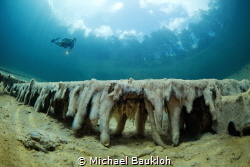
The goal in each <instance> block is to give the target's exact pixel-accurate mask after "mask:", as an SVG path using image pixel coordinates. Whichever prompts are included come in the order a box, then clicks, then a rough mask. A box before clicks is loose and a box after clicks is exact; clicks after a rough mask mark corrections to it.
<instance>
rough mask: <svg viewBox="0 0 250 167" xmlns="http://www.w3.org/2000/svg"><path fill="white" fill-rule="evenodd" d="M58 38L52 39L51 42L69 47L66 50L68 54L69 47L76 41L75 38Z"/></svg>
mask: <svg viewBox="0 0 250 167" xmlns="http://www.w3.org/2000/svg"><path fill="white" fill-rule="evenodd" d="M59 39H60V38H56V39H52V40H51V42H52V43H55V44H57V45H58V46H61V47H64V48H67V47H69V50H68V51H67V52H66V54H69V52H70V51H71V49H72V48H73V47H74V44H75V43H76V38H75V37H71V38H64V39H62V40H59Z"/></svg>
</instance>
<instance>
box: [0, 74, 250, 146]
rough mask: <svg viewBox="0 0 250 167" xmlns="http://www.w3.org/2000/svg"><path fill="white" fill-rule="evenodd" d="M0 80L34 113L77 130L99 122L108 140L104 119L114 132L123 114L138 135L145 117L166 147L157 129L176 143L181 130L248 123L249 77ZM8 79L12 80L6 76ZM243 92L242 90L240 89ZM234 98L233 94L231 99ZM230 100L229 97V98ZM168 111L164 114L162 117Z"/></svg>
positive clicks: (119, 130) (221, 130) (121, 124)
mask: <svg viewBox="0 0 250 167" xmlns="http://www.w3.org/2000/svg"><path fill="white" fill-rule="evenodd" d="M0 76H1V78H3V77H4V78H5V79H1V78H0V81H2V82H3V83H4V85H5V87H8V91H9V93H10V94H11V95H13V96H15V97H16V98H17V100H18V101H19V102H23V103H24V104H26V105H30V106H34V111H35V112H44V113H47V114H51V115H54V116H56V117H59V118H63V119H64V118H66V117H69V116H71V117H74V120H73V123H72V129H73V130H78V129H81V127H82V125H83V124H84V123H86V122H87V121H88V120H89V121H90V122H91V124H92V125H93V126H96V125H97V122H98V121H99V125H100V133H101V134H100V141H101V143H102V144H103V145H105V146H109V145H110V134H109V131H110V129H109V121H110V118H111V117H112V116H114V117H115V118H116V119H117V121H118V124H117V128H116V131H115V134H116V135H120V134H121V133H122V131H123V129H124V126H125V123H126V120H127V118H135V119H136V126H137V127H136V129H137V130H136V131H137V133H138V134H140V135H143V133H144V129H145V122H146V120H147V118H149V120H150V125H151V134H152V138H153V140H154V141H155V143H157V144H159V145H161V146H162V147H164V148H166V145H165V143H164V142H163V140H162V139H161V136H160V134H162V133H167V132H166V130H165V129H164V128H166V127H165V126H163V125H164V124H166V121H167V126H168V127H169V128H170V133H169V135H171V138H172V143H173V145H174V146H176V145H178V143H179V138H180V130H181V129H184V128H186V129H189V130H190V131H192V132H203V130H205V129H207V128H209V127H210V128H211V129H213V130H214V131H215V132H216V133H219V134H224V133H228V124H229V123H234V125H236V129H237V130H238V131H239V132H240V133H242V131H243V130H244V128H245V127H246V125H247V124H249V123H250V110H249V107H248V104H249V98H248V97H249V96H248V94H249V91H247V90H248V89H249V88H250V81H248V80H242V81H236V80H233V79H225V80H216V79H201V80H181V79H157V80H156V79H148V80H133V79H129V80H108V81H99V80H95V79H92V80H87V81H76V82H36V81H35V80H34V79H32V80H31V81H30V83H27V82H26V83H20V82H15V83H13V82H10V81H9V80H8V78H10V77H6V76H4V75H3V74H0ZM12 80H13V79H12ZM244 92H245V93H244ZM232 97H234V98H232ZM232 99H233V100H232ZM164 114H167V115H168V117H167V118H168V119H167V120H166V118H165V117H164Z"/></svg>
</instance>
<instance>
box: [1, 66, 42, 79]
mask: <svg viewBox="0 0 250 167" xmlns="http://www.w3.org/2000/svg"><path fill="white" fill-rule="evenodd" d="M0 72H3V73H4V74H6V75H13V76H14V77H16V78H19V79H22V80H25V81H28V82H29V81H30V80H31V79H35V80H37V81H44V80H42V79H39V78H36V77H33V76H29V75H28V74H27V75H25V74H20V73H18V72H13V71H12V70H9V69H6V68H2V67H0ZM21 73H22V72H21Z"/></svg>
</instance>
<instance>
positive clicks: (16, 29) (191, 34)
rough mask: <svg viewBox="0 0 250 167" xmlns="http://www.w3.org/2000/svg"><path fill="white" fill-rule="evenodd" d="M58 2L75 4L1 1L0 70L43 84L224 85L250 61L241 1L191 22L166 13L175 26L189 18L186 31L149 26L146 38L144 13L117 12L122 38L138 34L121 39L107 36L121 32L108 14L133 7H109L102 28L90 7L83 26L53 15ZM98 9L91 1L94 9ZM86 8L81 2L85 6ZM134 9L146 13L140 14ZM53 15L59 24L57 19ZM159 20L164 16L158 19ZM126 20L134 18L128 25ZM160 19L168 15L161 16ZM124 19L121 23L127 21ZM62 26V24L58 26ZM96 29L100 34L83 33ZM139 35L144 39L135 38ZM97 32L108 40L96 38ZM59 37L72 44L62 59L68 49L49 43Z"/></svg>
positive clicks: (247, 13) (150, 21)
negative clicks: (163, 81) (165, 81)
mask: <svg viewBox="0 0 250 167" xmlns="http://www.w3.org/2000/svg"><path fill="white" fill-rule="evenodd" d="M63 2H65V3H66V2H67V4H66V6H67V5H68V6H69V8H70V9H71V8H72V5H73V6H74V5H75V6H76V5H77V4H76V2H77V1H57V2H56V1H55V0H54V1H53V0H36V1H32V0H1V2H0V6H1V7H0V8H1V10H0V22H1V24H0V25H1V26H0V33H1V38H0V49H1V52H0V67H2V68H5V69H11V70H14V71H20V72H23V73H27V74H30V75H32V76H35V77H38V78H41V79H43V80H44V81H77V80H89V79H92V78H95V79H99V80H115V79H128V78H133V79H148V78H153V79H160V78H180V79H202V78H216V79H223V78H226V77H227V76H229V75H231V74H232V73H234V72H236V71H237V70H239V69H240V68H242V66H244V65H245V64H247V63H249V61H250V49H249V48H250V44H249V37H250V31H249V30H250V20H249V18H250V10H249V7H250V4H249V1H248V0H241V1H237V0H227V1H225V0H212V1H209V3H208V8H207V10H203V9H200V10H198V11H196V12H195V14H193V15H192V16H190V17H187V16H186V15H187V12H186V11H185V12H183V11H184V10H183V8H182V7H179V8H178V10H176V11H175V13H172V14H173V15H176V16H177V15H178V17H179V18H181V19H179V21H180V20H181V21H183V20H185V19H186V18H188V19H189V22H186V25H184V24H183V25H182V27H178V28H171V27H169V26H161V27H159V28H158V27H155V28H152V30H151V31H149V30H148V29H147V27H148V26H149V25H154V24H156V23H157V20H156V17H155V18H150V17H148V16H146V15H145V17H144V13H143V12H144V11H141V12H138V13H136V10H134V9H133V8H132V7H131V12H130V13H129V14H127V13H123V17H122V18H123V19H120V22H121V23H122V22H123V23H124V25H123V27H120V28H119V29H122V28H124V29H122V30H124V31H125V30H131V27H134V28H138V30H137V33H130V34H129V33H128V34H126V33H124V34H123V36H121V34H120V36H119V35H117V33H118V32H119V31H118V28H114V30H112V32H111V31H110V29H109V28H110V27H111V28H112V27H115V26H116V25H122V24H121V23H119V16H120V15H119V13H118V12H117V11H115V10H118V9H119V10H121V11H122V9H123V8H124V11H123V12H125V7H126V5H131V4H132V3H133V2H135V1H132V0H128V1H119V3H116V4H115V3H114V2H113V1H108V3H110V4H111V3H114V5H115V6H114V7H115V8H112V10H114V11H112V12H117V13H116V14H113V15H111V14H110V15H108V16H109V17H106V18H105V19H106V22H105V19H103V20H102V21H103V22H101V21H100V20H98V21H96V20H95V19H94V17H91V15H90V14H91V12H92V9H91V8H90V9H89V10H88V11H86V12H85V14H86V18H87V14H89V15H90V16H89V19H86V20H84V21H85V22H84V24H83V20H82V19H81V17H80V16H79V17H78V16H77V17H75V18H79V20H76V23H77V22H78V23H80V24H72V22H70V21H72V20H71V19H72V18H71V17H70V16H71V15H72V13H73V14H75V15H77V12H76V11H73V10H72V11H70V10H68V9H67V8H66V9H64V8H59V5H60V3H63ZM85 2H87V1H85ZM97 2H98V1H92V3H93V5H96V3H97ZM102 2H103V3H104V2H106V1H102ZM142 2H144V4H145V3H146V2H148V1H142V0H140V1H139V0H138V2H137V1H136V3H138V4H137V5H139V3H140V5H142ZM90 3H91V2H90V1H88V5H89V6H90V7H91V4H90ZM126 3H127V4H126ZM128 3H130V4H128ZM133 5H134V4H133ZM135 5H136V4H135ZM135 5H134V6H135ZM131 6H132V5H131ZM168 7H169V6H168ZM96 8H97V7H96V6H95V9H96ZM141 8H142V9H145V11H146V7H144V6H141ZM155 8H156V7H155V6H153V7H152V10H151V9H150V10H149V9H147V12H148V11H149V12H150V14H152V15H153V14H155V13H156V12H154V13H153V11H156V9H155ZM85 9H86V8H85ZM168 9H169V8H168ZM99 10H101V9H99ZM60 12H61V13H62V15H63V16H64V17H63V18H62V17H59V14H60ZM112 12H111V13H112ZM165 13H169V11H167V12H166V11H165ZM67 14H68V15H69V17H67ZM65 15H66V16H65ZM103 15H105V13H104V14H103ZM159 15H161V17H165V15H163V14H162V13H161V14H159ZM179 15H183V16H179ZM105 16H106V15H105ZM125 16H127V17H125ZM111 17H116V21H114V22H112V25H111V24H110V25H108V23H110V22H108V20H112V18H111ZM133 17H134V18H137V17H138V19H137V20H135V21H131V20H132V19H131V18H133ZM166 17H169V16H168V15H167V14H166ZM124 18H127V20H128V22H126V19H124ZM60 19H61V20H60ZM62 21H64V23H65V24H61V22H62ZM67 21H69V22H67ZM129 21H130V22H129ZM176 21H178V19H176ZM183 22H184V21H183ZM97 23H98V24H99V25H100V27H101V28H103V29H101V30H103V31H98V30H100V29H97V28H96V29H94V28H92V30H90V29H88V28H86V27H87V26H90V25H94V24H97ZM128 23H129V24H128ZM173 23H174V22H173ZM79 25H80V26H81V27H79ZM101 25H105V26H101ZM168 25H169V24H168ZM84 26H86V27H84ZM115 29H116V30H115ZM105 30H109V31H105ZM140 30H141V31H142V32H143V33H141V34H140V33H139V32H140ZM98 32H99V33H100V32H102V33H107V32H109V34H108V35H100V34H99V35H98ZM110 32H111V33H110ZM115 32H117V33H115ZM131 32H135V31H131ZM138 34H139V35H138ZM140 35H141V36H140ZM65 37H66V38H70V37H75V38H76V43H75V45H74V47H73V48H72V50H71V52H70V53H69V54H66V52H67V50H68V49H69V48H67V49H65V48H63V47H60V46H57V45H56V44H55V43H52V42H51V40H53V39H56V38H60V39H63V38H65Z"/></svg>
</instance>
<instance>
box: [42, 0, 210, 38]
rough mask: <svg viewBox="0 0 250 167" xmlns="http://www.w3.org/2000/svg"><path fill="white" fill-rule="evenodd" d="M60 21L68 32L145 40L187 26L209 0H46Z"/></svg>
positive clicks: (206, 7)
mask: <svg viewBox="0 0 250 167" xmlns="http://www.w3.org/2000/svg"><path fill="white" fill-rule="evenodd" d="M47 2H48V4H49V6H50V8H51V11H52V13H53V15H54V16H55V18H56V19H57V20H58V22H57V24H58V25H60V26H66V27H68V32H69V33H70V34H74V32H75V31H76V30H83V33H84V35H86V36H87V35H89V33H94V34H95V35H96V36H101V37H109V36H112V35H116V36H119V38H120V39H122V38H124V37H125V36H126V35H135V36H137V38H138V39H140V38H141V39H142V37H143V36H144V35H149V34H150V33H151V32H152V31H157V30H158V29H160V28H163V27H166V28H169V29H171V30H174V29H177V30H180V29H183V28H187V26H188V23H190V22H193V21H195V19H196V18H195V13H196V12H197V11H199V10H208V3H209V0H70V1H69V0H60V1H58V0H47Z"/></svg>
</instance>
